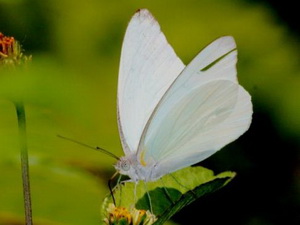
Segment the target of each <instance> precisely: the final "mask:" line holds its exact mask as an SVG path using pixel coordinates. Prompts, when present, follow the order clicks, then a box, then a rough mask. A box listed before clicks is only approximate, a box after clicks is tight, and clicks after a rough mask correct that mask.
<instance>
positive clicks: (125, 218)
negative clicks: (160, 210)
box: [104, 203, 157, 225]
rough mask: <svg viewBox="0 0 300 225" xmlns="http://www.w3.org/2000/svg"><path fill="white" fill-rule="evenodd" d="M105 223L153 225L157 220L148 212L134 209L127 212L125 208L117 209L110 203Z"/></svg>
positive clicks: (114, 224) (111, 224) (109, 224)
mask: <svg viewBox="0 0 300 225" xmlns="http://www.w3.org/2000/svg"><path fill="white" fill-rule="evenodd" d="M106 214H107V215H106V218H105V219H104V222H105V223H106V224H107V225H152V224H153V223H154V222H155V221H156V220H157V218H156V217H155V215H153V214H152V213H150V212H149V211H146V210H138V209H135V208H132V209H131V210H127V209H126V208H124V207H116V206H115V205H114V204H112V203H110V204H109V205H108V207H107V213H106Z"/></svg>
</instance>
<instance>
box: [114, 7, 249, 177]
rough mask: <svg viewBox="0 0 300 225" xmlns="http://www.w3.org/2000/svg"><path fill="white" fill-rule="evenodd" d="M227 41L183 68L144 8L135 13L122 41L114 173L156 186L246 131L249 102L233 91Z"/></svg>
mask: <svg viewBox="0 0 300 225" xmlns="http://www.w3.org/2000/svg"><path fill="white" fill-rule="evenodd" d="M236 62H237V50H236V44H235V41H234V39H233V38H232V37H230V36H225V37H221V38H219V39H217V40H216V41H214V42H212V43H211V44H210V45H208V46H207V47H206V48H205V49H204V50H202V51H201V52H200V53H199V54H198V55H197V56H196V57H195V58H194V59H193V60H192V61H191V63H189V64H188V65H187V66H185V65H184V64H183V63H182V62H181V60H180V59H179V58H178V57H177V55H176V54H175V52H174V50H173V49H172V47H171V46H170V45H169V43H168V42H167V40H166V38H165V36H164V35H163V33H162V32H161V30H160V26H159V24H158V23H157V21H156V20H155V19H154V17H153V16H152V15H151V13H150V12H149V11H148V10H145V9H142V10H139V11H138V12H136V14H135V15H134V16H133V18H132V19H131V21H130V23H129V25H128V28H127V31H126V34H125V38H124V42H123V47H122V53H121V63H120V71H119V82H118V125H119V132H120V137H121V143H122V146H123V150H124V152H125V156H124V157H122V158H121V159H120V160H119V161H118V162H117V164H116V165H115V168H116V169H117V170H118V171H119V172H120V173H121V174H124V175H128V176H129V177H130V180H131V181H134V182H137V181H139V180H144V181H154V180H157V179H159V178H160V177H162V176H164V175H165V174H168V173H171V172H174V171H176V170H179V169H181V168H184V167H187V166H190V165H193V164H195V163H198V162H200V161H202V160H204V159H206V158H207V157H209V156H211V155H212V154H214V153H215V152H217V151H218V150H220V149H221V148H222V147H224V146H225V145H227V144H228V143H230V142H232V141H234V140H235V139H237V138H238V137H239V136H240V135H242V134H243V133H244V132H245V131H246V130H248V128H249V126H250V123H251V119H252V103H251V97H250V95H249V94H248V92H247V91H246V90H245V89H244V88H243V87H242V86H240V85H239V83H238V80H237V72H236Z"/></svg>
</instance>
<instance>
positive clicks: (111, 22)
mask: <svg viewBox="0 0 300 225" xmlns="http://www.w3.org/2000/svg"><path fill="white" fill-rule="evenodd" d="M138 8H148V9H149V10H150V11H151V12H152V13H153V14H154V16H155V17H156V18H157V20H158V21H159V23H160V25H161V27H162V30H163V32H164V33H165V35H166V36H167V39H168V41H169V42H170V43H171V45H172V46H173V47H174V49H175V51H176V53H177V54H178V56H179V57H180V58H181V59H182V60H183V62H184V63H186V64H187V63H188V62H189V61H190V60H191V59H192V58H193V57H194V56H195V55H196V54H197V53H198V52H199V50H201V49H202V48H203V47H204V46H205V45H206V44H208V43H210V42H211V41H212V40H214V39H216V38H217V37H219V36H222V35H233V36H234V38H235V39H236V42H237V45H238V51H239V62H238V76H239V80H240V83H241V84H242V85H243V86H244V87H245V88H246V89H247V90H248V91H249V92H250V94H251V95H252V96H253V104H254V115H253V123H252V125H251V127H250V130H249V131H248V132H247V133H246V134H245V135H243V136H242V137H241V138H240V139H239V140H237V141H235V142H234V143H232V144H230V145H228V146H227V147H226V148H224V149H223V150H222V151H220V152H219V153H217V154H215V155H214V156H212V157H211V158H209V159H207V160H205V161H203V162H201V163H200V165H202V166H206V167H208V168H210V169H213V170H214V171H216V172H221V171H225V170H233V171H236V172H237V174H238V175H237V177H236V178H235V179H234V180H233V181H232V182H231V183H230V184H229V185H228V186H227V187H226V188H224V189H222V190H220V191H218V192H217V193H214V194H213V195H210V196H207V197H205V198H203V199H200V200H198V201H197V202H196V203H194V204H192V205H190V206H189V207H187V208H185V209H184V210H182V211H181V212H180V213H179V214H177V215H176V216H175V217H174V218H173V221H174V222H175V223H177V224H231V225H283V224H284V225H285V224H289V225H296V224H297V225H298V224H300V218H299V217H300V215H299V214H300V195H299V194H300V180H299V178H300V167H299V161H300V160H299V152H300V150H299V149H300V142H299V139H300V101H299V97H300V64H299V59H300V51H299V46H300V45H299V34H300V29H299V21H298V20H299V16H297V13H296V8H297V7H295V3H293V2H292V1H291V0H285V1H284V2H282V1H281V2H280V4H279V1H278V2H277V1H271V0H269V1H267V0H256V1H251V0H184V1H183V0H181V1H180V0H164V1H161V0H151V1H150V0H147V1H146V0H118V1H116V0H110V1H106V0H85V1H74V0H43V1H40V0H0V32H2V33H4V34H6V35H8V36H14V37H15V38H16V39H17V40H19V41H20V43H21V44H22V46H23V48H24V49H25V54H27V55H32V56H33V62H32V64H31V66H30V67H29V68H28V69H27V70H26V71H23V72H22V73H20V74H15V73H4V72H1V74H0V224H1V225H18V224H24V222H23V202H22V189H21V186H22V185H21V175H20V162H19V161H20V160H19V149H18V142H17V138H18V136H17V121H16V113H15V109H14V107H13V104H12V103H11V100H12V99H14V98H20V97H22V98H23V99H24V102H25V106H26V113H27V123H28V124H27V125H28V145H29V154H30V169H31V186H32V201H33V215H34V220H35V222H36V224H46V225H47V224H48V225H49V224H51V225H57V224H59V225H71V224H72V225H77V224H89V225H96V224H100V223H101V218H100V206H101V201H102V200H103V198H104V196H105V195H106V194H107V193H108V188H107V185H106V183H107V180H108V178H109V177H110V176H111V175H112V174H113V172H114V168H113V167H112V164H113V163H114V162H115V161H114V160H113V159H111V158H109V157H108V156H106V155H102V154H100V153H98V152H96V151H95V152H94V151H92V150H89V149H85V148H83V147H81V146H77V145H75V144H72V143H70V142H67V141H64V140H62V139H59V138H57V137H56V135H57V134H61V135H64V136H68V137H72V138H74V139H76V140H79V141H83V142H85V143H87V144H90V145H94V146H97V145H98V146H101V147H103V148H105V149H108V150H110V151H112V152H114V153H115V154H117V155H122V154H123V153H122V149H121V145H120V141H119V136H118V130H117V121H116V88H117V76H118V64H119V58H120V50H121V44H122V39H123V36H124V33H125V29H126V26H127V23H128V21H129V20H130V18H131V16H132V15H133V14H134V12H135V11H136V10H137V9H138ZM195 221H197V222H195Z"/></svg>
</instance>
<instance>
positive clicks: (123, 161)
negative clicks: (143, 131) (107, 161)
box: [115, 154, 152, 182]
mask: <svg viewBox="0 0 300 225" xmlns="http://www.w3.org/2000/svg"><path fill="white" fill-rule="evenodd" d="M115 168H116V170H118V171H119V173H120V174H122V175H126V176H129V177H130V180H131V181H134V182H136V181H139V180H144V181H149V180H152V179H151V170H149V167H145V166H143V165H141V163H140V162H139V161H138V158H137V155H136V154H130V155H126V156H123V157H121V158H120V160H119V161H118V162H117V163H116V165H115Z"/></svg>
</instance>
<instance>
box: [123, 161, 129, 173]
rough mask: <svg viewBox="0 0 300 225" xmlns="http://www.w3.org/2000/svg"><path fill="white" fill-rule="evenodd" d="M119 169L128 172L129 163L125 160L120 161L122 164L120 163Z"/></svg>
mask: <svg viewBox="0 0 300 225" xmlns="http://www.w3.org/2000/svg"><path fill="white" fill-rule="evenodd" d="M121 168H122V170H124V171H128V170H129V169H130V164H129V162H128V161H127V160H125V161H122V163H121Z"/></svg>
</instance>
